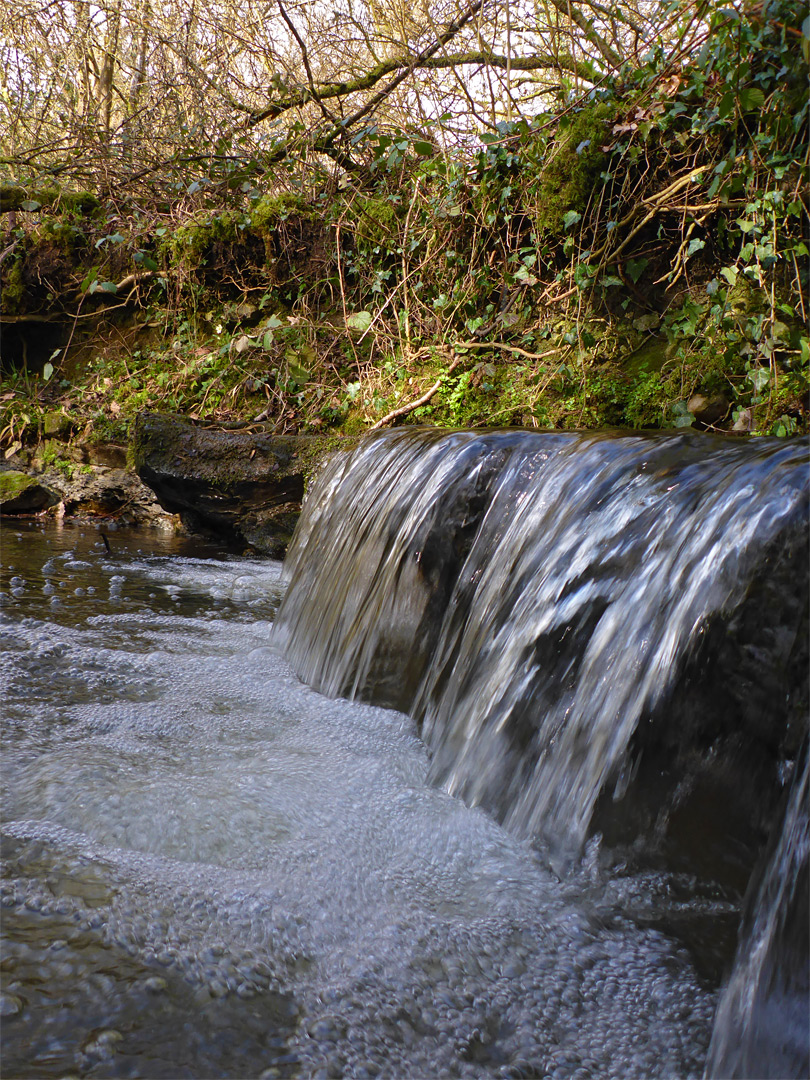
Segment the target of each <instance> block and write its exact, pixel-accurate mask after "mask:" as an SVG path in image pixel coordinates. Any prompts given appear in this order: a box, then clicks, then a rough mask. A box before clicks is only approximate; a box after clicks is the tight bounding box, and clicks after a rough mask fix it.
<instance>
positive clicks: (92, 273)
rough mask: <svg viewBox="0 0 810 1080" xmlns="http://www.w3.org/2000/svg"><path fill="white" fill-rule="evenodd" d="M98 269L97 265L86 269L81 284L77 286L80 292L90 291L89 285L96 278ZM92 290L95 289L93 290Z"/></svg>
mask: <svg viewBox="0 0 810 1080" xmlns="http://www.w3.org/2000/svg"><path fill="white" fill-rule="evenodd" d="M99 269H100V267H98V266H91V267H90V269H89V270H88V271H87V273H86V274H85V276H84V279H83V281H82V283H81V285H80V286H79V288H80V289H81V291H82V292H90V291H91V286H92V285H93V284H94V283H95V282H96V280H97V279H98V272H99ZM93 291H95V290H93Z"/></svg>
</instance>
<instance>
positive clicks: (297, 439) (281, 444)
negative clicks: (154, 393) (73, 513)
mask: <svg viewBox="0 0 810 1080" xmlns="http://www.w3.org/2000/svg"><path fill="white" fill-rule="evenodd" d="M325 443H326V441H325V440H324V439H323V438H322V437H317V436H302V435H276V434H274V433H273V431H272V429H270V428H269V427H268V426H266V425H262V424H251V425H244V426H238V427H234V426H228V425H224V424H211V423H208V422H202V421H193V420H189V419H187V418H185V417H180V416H174V415H168V414H164V413H143V414H141V415H140V416H139V417H138V419H137V421H136V423H135V425H134V435H133V446H132V453H133V458H134V464H135V468H136V469H137V472H138V475H139V476H140V478H141V479H142V480H143V481H144V482H145V483H146V484H148V485H149V487H150V488H152V490H153V491H154V492H155V494H156V496H157V498H158V499H159V501H160V504H161V505H162V506H163V507H164V509H166V510H168V511H169V512H170V513H177V514H180V516H181V518H182V520H183V523H184V524H185V525H186V526H187V527H188V528H189V529H192V530H194V531H201V532H206V533H209V534H213V535H216V536H218V537H220V538H222V539H224V540H226V541H229V542H240V541H243V542H246V543H248V544H250V545H252V546H253V547H254V548H256V549H257V550H258V551H261V552H263V553H264V554H267V555H271V556H273V557H274V558H280V557H281V556H282V555H283V554H284V552H285V551H286V548H287V544H288V543H289V541H290V539H291V537H292V533H293V529H294V528H295V523H296V521H297V519H298V515H299V513H300V510H301V500H302V499H303V496H304V484H305V476H306V475H307V474H308V473H309V472H310V471H311V469H312V466H313V463H314V461H315V460H316V459H317V458H318V457H319V456H320V455H321V454H322V453H323V451H324V449H325V448H326V446H325Z"/></svg>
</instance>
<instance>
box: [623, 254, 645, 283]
mask: <svg viewBox="0 0 810 1080" xmlns="http://www.w3.org/2000/svg"><path fill="white" fill-rule="evenodd" d="M649 261H650V260H649V259H628V261H627V263H626V264H625V268H626V270H627V274H628V277H629V278H630V280H631V281H632V282H633V284H634V285H637V284H638V280H639V278H640V277H641V275H642V274H643V273H644V271H645V270H646V269H647V266H648V264H649Z"/></svg>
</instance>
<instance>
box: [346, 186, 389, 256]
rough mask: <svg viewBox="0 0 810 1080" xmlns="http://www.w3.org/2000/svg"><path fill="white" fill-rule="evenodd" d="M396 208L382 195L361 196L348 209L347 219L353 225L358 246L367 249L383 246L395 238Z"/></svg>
mask: <svg viewBox="0 0 810 1080" xmlns="http://www.w3.org/2000/svg"><path fill="white" fill-rule="evenodd" d="M397 209H398V208H397V206H396V204H394V203H393V202H391V200H390V199H388V198H386V197H385V196H382V195H361V196H358V197H357V198H356V199H354V200H353V201H352V203H351V206H350V207H349V212H348V215H347V217H348V219H349V220H350V221H352V222H353V223H354V236H355V240H356V242H357V243H358V244H360V245H364V246H367V247H376V246H385V245H386V243H387V242H388V241H389V240H390V239H391V238H392V237H395V236H396V233H397V228H398V223H397Z"/></svg>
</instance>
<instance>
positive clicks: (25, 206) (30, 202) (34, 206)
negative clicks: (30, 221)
mask: <svg viewBox="0 0 810 1080" xmlns="http://www.w3.org/2000/svg"><path fill="white" fill-rule="evenodd" d="M41 206H42V203H41V202H37V200H36V199H26V200H25V202H24V203H20V209H21V210H26V211H27V212H28V213H29V214H32V213H33V212H34V211H35V210H39V208H40V207H41Z"/></svg>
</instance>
